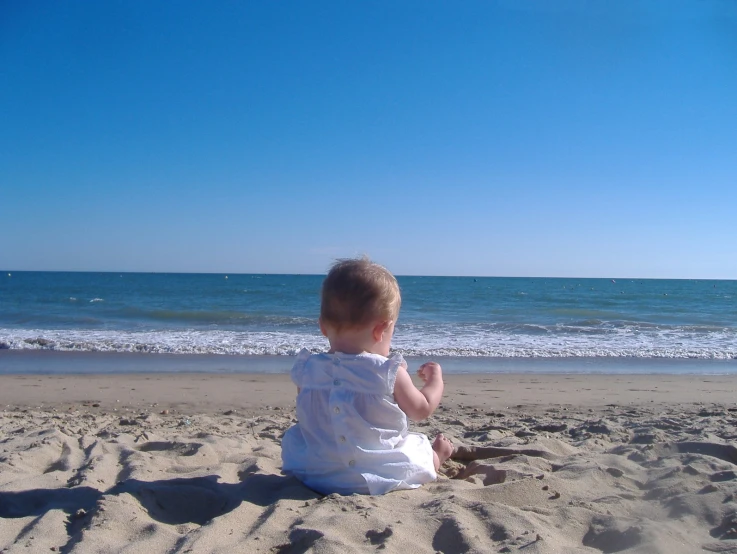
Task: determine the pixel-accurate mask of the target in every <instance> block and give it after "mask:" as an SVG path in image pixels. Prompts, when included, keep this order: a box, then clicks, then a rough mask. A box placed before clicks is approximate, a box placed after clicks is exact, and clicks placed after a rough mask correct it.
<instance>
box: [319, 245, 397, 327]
mask: <svg viewBox="0 0 737 554" xmlns="http://www.w3.org/2000/svg"><path fill="white" fill-rule="evenodd" d="M401 304H402V297H401V295H400V293H399V284H398V283H397V279H396V278H395V277H394V275H392V274H391V273H390V272H389V270H387V269H386V268H385V267H384V266H381V265H379V264H377V263H374V262H372V261H371V260H369V259H368V258H367V257H366V256H364V257H363V258H357V259H343V260H337V261H336V262H335V263H334V264H333V266H332V267H331V268H330V271H329V272H328V276H327V277H326V278H325V280H324V281H323V283H322V302H321V306H320V320H321V321H322V323H323V324H325V325H328V326H330V327H333V328H334V329H336V330H338V331H340V330H341V329H357V328H360V327H363V326H365V325H370V324H371V323H373V322H375V321H378V320H381V319H386V320H393V321H396V319H397V316H398V315H399V307H400V306H401Z"/></svg>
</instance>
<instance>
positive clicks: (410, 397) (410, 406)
mask: <svg viewBox="0 0 737 554" xmlns="http://www.w3.org/2000/svg"><path fill="white" fill-rule="evenodd" d="M417 375H419V376H420V379H422V380H423V381H424V382H425V384H424V385H423V387H422V388H421V389H419V390H418V389H417V387H415V385H414V383H413V382H412V378H411V377H410V376H409V373H407V368H406V367H405V366H403V365H402V366H400V367H399V370H398V371H397V380H396V381H395V383H394V400H396V402H397V405H398V406H399V407H400V408H401V409H402V411H403V412H404V413H405V414H407V417H409V418H410V419H411V420H413V421H422V420H423V419H426V418H428V417H430V416H431V415H432V413H433V412H434V411H435V408H437V407H438V404H440V399H441V398H442V396H443V387H444V384H443V370H442V369H441V368H440V364H436V363H435V362H427V363H426V364H423V365H422V366H421V367H420V369H419V370H418V371H417Z"/></svg>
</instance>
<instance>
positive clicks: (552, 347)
mask: <svg viewBox="0 0 737 554" xmlns="http://www.w3.org/2000/svg"><path fill="white" fill-rule="evenodd" d="M326 346H327V341H326V340H325V338H324V337H322V336H321V335H319V334H317V333H315V332H314V331H312V330H310V331H302V332H294V331H290V332H282V331H268V332H267V331H260V332H248V331H227V330H212V331H207V330H182V331H172V330H167V331H112V330H95V331H90V330H73V331H70V330H42V329H31V330H29V329H23V330H18V329H0V349H12V350H55V351H78V352H79V351H86V352H146V353H156V354H159V353H166V354H226V355H227V354H230V355H235V354H240V355H244V354H245V355H285V356H292V355H294V354H296V353H297V352H299V350H301V349H302V348H308V349H310V350H313V351H322V350H324V349H325V348H326ZM393 350H394V351H395V352H399V353H401V354H403V355H405V356H421V357H432V356H457V357H498V358H580V357H586V358H591V357H593V358H624V357H629V358H669V359H676V358H682V359H712V360H735V359H737V333H735V331H734V330H733V329H719V330H713V331H709V332H704V331H701V330H700V331H698V332H694V331H689V330H688V329H685V330H684V329H681V330H679V331H675V330H673V329H666V330H662V329H657V328H656V329H651V330H650V332H647V333H645V332H631V331H627V330H621V329H620V330H619V332H615V333H610V334H599V335H591V334H589V333H580V334H575V333H568V334H565V335H560V334H555V333H548V332H545V333H543V332H538V333H528V334H520V333H514V332H511V333H510V332H499V331H498V330H497V332H493V333H490V332H488V331H486V332H477V333H471V332H468V329H466V332H465V333H459V332H458V330H457V329H451V328H447V329H432V330H431V329H428V328H422V329H417V328H415V329H403V330H402V332H401V333H399V334H398V335H397V336H396V338H395V340H394V343H393Z"/></svg>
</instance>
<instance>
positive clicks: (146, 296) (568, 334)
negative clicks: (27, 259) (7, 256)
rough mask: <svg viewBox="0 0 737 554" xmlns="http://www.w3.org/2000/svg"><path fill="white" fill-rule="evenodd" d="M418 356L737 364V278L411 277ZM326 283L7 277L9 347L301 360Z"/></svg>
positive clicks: (400, 344) (4, 340) (314, 345)
mask: <svg viewBox="0 0 737 554" xmlns="http://www.w3.org/2000/svg"><path fill="white" fill-rule="evenodd" d="M398 279H399V283H400V287H401V289H402V298H403V301H402V311H401V314H400V317H399V323H398V325H397V329H396V334H395V339H394V343H393V347H394V350H395V351H398V352H401V353H402V354H404V355H407V356H420V357H427V356H454V357H479V356H481V357H495V358H508V359H518V358H529V359H543V358H594V359H596V358H628V359H640V360H646V359H656V358H659V359H666V358H667V359H700V360H726V361H730V360H731V361H734V360H737V281H708V280H703V281H697V280H644V279H616V280H612V279H552V278H548V279H546V278H484V277H479V278H469V277H399V278H398ZM321 282H322V277H321V276H314V275H227V277H226V275H224V274H143V273H55V272H11V273H8V272H7V271H5V272H3V273H2V274H0V349H13V350H18V349H25V350H54V351H95V352H148V353H168V354H197V353H203V354H204V353H208V354H250V355H255V354H258V355H294V354H295V353H296V352H297V351H299V350H300V349H301V348H302V347H308V348H311V349H314V350H319V349H323V348H325V346H326V341H325V339H324V338H323V337H322V336H321V335H320V333H319V331H318V328H317V316H318V312H319V290H320V284H321Z"/></svg>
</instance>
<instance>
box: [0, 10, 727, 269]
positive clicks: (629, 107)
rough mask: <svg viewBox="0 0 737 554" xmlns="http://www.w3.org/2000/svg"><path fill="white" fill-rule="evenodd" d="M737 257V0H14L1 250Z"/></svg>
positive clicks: (72, 262)
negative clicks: (213, 0) (27, 0)
mask: <svg viewBox="0 0 737 554" xmlns="http://www.w3.org/2000/svg"><path fill="white" fill-rule="evenodd" d="M362 253H367V254H369V255H370V256H371V257H372V258H374V259H376V260H377V261H380V262H382V263H384V264H385V265H387V266H388V267H389V268H390V269H391V270H393V271H394V272H395V273H398V274H425V275H503V276H580V277H587V276H602V277H628V276H629V277H679V278H728V279H737V2H735V1H734V0H711V1H710V0H689V1H681V0H663V1H647V0H639V1H635V0H631V1H627V0H625V1H621V0H609V1H607V0H600V1H594V0H590V1H586V0H562V1H556V2H551V1H549V0H540V1H532V0H529V1H525V0H506V1H494V0H482V1H470V0H469V1H464V2H448V1H445V0H443V1H431V0H402V1H400V2H395V1H393V0H392V1H390V0H377V1H366V2H346V1H343V0H336V1H330V2H329V1H321V0H312V1H308V2H306V1H267V2H261V1H245V0H244V1H240V0H239V1H219V2H202V1H190V0H178V1H177V2H170V1H157V0H105V1H104V2H90V1H86V0H84V1H81V0H77V1H74V0H70V1H64V2H59V1H51V0H47V1H43V0H40V1H38V2H26V1H23V0H15V1H8V0H5V1H0V268H1V269H5V270H112V271H193V272H200V271H202V272H231V273H235V272H278V273H322V272H324V271H325V270H326V269H327V267H328V265H329V264H330V262H331V261H332V260H333V259H334V258H336V257H345V256H352V255H356V254H362Z"/></svg>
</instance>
